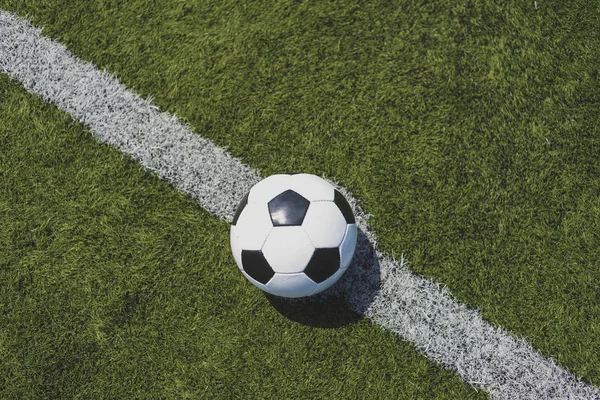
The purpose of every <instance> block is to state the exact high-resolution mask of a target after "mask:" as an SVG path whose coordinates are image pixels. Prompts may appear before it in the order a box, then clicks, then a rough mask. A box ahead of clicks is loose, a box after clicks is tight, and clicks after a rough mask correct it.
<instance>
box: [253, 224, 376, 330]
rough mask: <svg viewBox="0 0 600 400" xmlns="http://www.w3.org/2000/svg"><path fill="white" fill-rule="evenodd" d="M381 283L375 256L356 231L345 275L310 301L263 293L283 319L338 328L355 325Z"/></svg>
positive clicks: (315, 325)
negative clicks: (356, 234)
mask: <svg viewBox="0 0 600 400" xmlns="http://www.w3.org/2000/svg"><path fill="white" fill-rule="evenodd" d="M380 282H381V271H380V268H379V261H378V260H377V253H376V252H375V249H374V248H373V245H372V243H371V241H370V240H369V238H368V237H367V235H366V234H365V233H364V232H363V231H362V230H361V229H359V230H358V237H357V241H356V250H355V251H354V257H353V259H352V262H351V263H350V265H349V266H348V270H347V271H346V273H345V274H344V275H343V276H342V277H341V278H340V280H339V281H337V282H336V283H335V284H334V285H333V286H332V287H330V288H329V289H327V290H325V291H323V292H321V293H319V294H316V295H314V296H310V297H302V298H298V299H291V298H286V297H279V296H274V295H272V294H268V293H265V296H266V298H267V300H268V301H269V303H271V305H272V306H273V308H275V309H276V310H277V311H278V312H279V313H280V314H281V315H283V316H284V317H286V318H288V319H290V320H292V321H295V322H298V323H301V324H303V325H306V326H312V327H317V328H338V327H341V326H345V325H348V324H352V323H356V322H357V321H359V320H361V319H362V318H363V315H364V313H365V312H366V311H367V310H368V309H369V306H370V305H371V303H373V301H374V300H375V297H376V295H377V293H378V291H379V287H380Z"/></svg>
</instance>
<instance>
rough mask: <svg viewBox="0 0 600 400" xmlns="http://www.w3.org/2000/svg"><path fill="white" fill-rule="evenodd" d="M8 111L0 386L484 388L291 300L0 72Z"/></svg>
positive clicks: (209, 393)
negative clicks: (251, 277) (266, 287)
mask: <svg viewBox="0 0 600 400" xmlns="http://www.w3.org/2000/svg"><path fill="white" fill-rule="evenodd" d="M0 115H2V116H3V117H2V124H1V125H0V145H1V146H2V149H3V151H2V152H1V153H0V221H2V222H1V223H2V228H1V229H0V282H2V285H0V309H1V310H2V313H0V326H1V327H2V328H1V329H0V397H1V398H3V399H12V398H86V399H87V398H123V399H124V398H210V399H218V398H222V399H231V398H274V399H275V398H277V399H282V398H336V399H337V398H339V399H342V398H347V399H356V398H359V397H361V396H363V395H364V394H365V393H368V394H369V395H372V396H373V397H378V398H437V399H467V398H468V399H483V398H486V396H485V395H484V394H483V392H481V391H479V392H477V391H475V390H474V389H473V388H472V387H470V386H468V385H466V384H464V383H463V382H462V381H461V380H460V378H458V376H457V375H455V374H454V373H452V372H450V371H445V370H441V369H439V367H438V366H437V365H436V364H435V363H433V362H431V361H429V360H427V359H425V358H424V357H423V356H422V355H420V354H419V353H418V352H417V351H416V350H414V348H413V347H412V346H411V345H410V344H408V343H405V342H402V341H400V340H399V339H398V338H396V337H394V336H393V335H392V334H391V333H388V332H385V331H383V330H382V329H380V328H378V327H376V326H374V325H372V324H371V323H370V321H368V320H359V318H358V317H357V316H353V315H350V313H349V312H348V311H344V309H343V308H340V304H335V303H334V304H333V305H331V306H330V307H332V308H331V309H329V310H328V309H323V308H322V307H317V308H315V307H312V308H311V307H308V308H304V309H298V310H287V314H289V315H290V316H291V317H292V319H288V318H286V317H285V316H284V315H282V314H280V313H279V312H278V311H277V309H278V308H280V307H273V306H272V305H271V303H272V301H273V300H269V299H268V298H267V297H266V296H264V295H263V294H262V292H260V290H258V289H256V288H254V287H253V286H252V285H250V284H249V283H248V282H247V281H246V280H245V278H244V277H243V276H242V275H241V274H240V273H239V271H237V267H236V266H235V263H234V261H233V258H232V257H231V255H230V253H229V242H228V241H229V226H228V224H227V223H226V222H224V221H222V220H219V219H217V218H215V217H212V216H210V215H209V214H208V213H207V212H205V211H204V210H203V209H201V208H200V206H199V205H198V204H197V203H195V202H194V201H192V200H191V199H189V198H186V197H185V196H183V195H181V194H179V193H177V192H176V191H174V190H173V189H172V188H171V187H169V185H168V184H166V183H165V182H163V181H161V180H159V179H158V178H156V177H154V176H153V175H152V174H150V173H148V172H146V171H144V170H142V169H141V167H139V166H138V165H137V163H135V162H134V161H132V160H130V159H129V158H127V157H122V155H121V154H120V153H119V152H118V151H116V150H114V149H112V148H109V147H108V146H105V145H101V144H99V143H97V142H96V141H95V140H94V139H93V138H92V136H91V135H90V133H89V132H88V131H87V130H86V129H85V128H84V127H82V126H80V125H79V124H78V123H75V122H73V121H72V120H71V119H70V117H69V116H67V115H65V114H64V113H62V112H60V111H58V110H56V109H55V108H54V107H53V106H49V105H47V104H44V103H43V102H42V101H41V100H40V99H37V98H35V97H33V96H31V95H29V94H27V93H25V91H24V89H22V88H21V87H20V86H19V85H18V84H17V83H15V82H11V81H9V80H8V79H7V78H6V77H4V76H0ZM274 305H275V306H277V304H274ZM284 311H285V310H284ZM340 312H341V315H342V317H344V320H339V319H340ZM302 313H304V314H305V315H302ZM299 314H300V315H299ZM335 318H338V322H337V323H336V322H335ZM324 319H327V321H324ZM332 319H334V320H333V321H332ZM295 320H303V321H305V323H304V324H302V323H297V322H295ZM327 324H329V325H331V326H336V325H340V326H338V327H336V328H335V329H324V328H320V327H318V326H323V325H327ZM311 325H317V327H315V326H311Z"/></svg>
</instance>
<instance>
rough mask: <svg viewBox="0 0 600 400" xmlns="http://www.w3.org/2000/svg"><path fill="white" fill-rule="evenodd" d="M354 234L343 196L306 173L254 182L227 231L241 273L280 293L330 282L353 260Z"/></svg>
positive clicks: (295, 293)
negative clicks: (228, 231) (229, 229)
mask: <svg viewBox="0 0 600 400" xmlns="http://www.w3.org/2000/svg"><path fill="white" fill-rule="evenodd" d="M356 238H357V228H356V221H355V219H354V214H353V213H352V209H351V208H350V205H349V204H348V202H347V201H346V199H345V198H344V196H343V195H342V194H341V193H340V192H339V191H337V190H336V189H335V188H334V187H333V186H332V185H331V184H330V183H329V182H327V181H326V180H324V179H321V178H319V177H318V176H315V175H310V174H295V175H272V176H270V177H268V178H265V179H263V180H262V181H260V182H258V183H257V184H256V185H254V186H253V187H252V188H251V189H250V191H249V192H248V193H247V194H246V195H245V196H244V198H243V199H242V201H241V202H240V204H239V206H238V208H237V211H236V213H235V217H234V218H233V222H232V224H231V231H230V240H231V251H232V252H233V257H234V259H235V261H236V263H237V265H238V267H239V269H240V271H241V272H242V273H243V274H244V276H245V277H246V278H247V279H248V280H249V281H250V282H252V283H253V284H254V285H255V286H257V287H259V288H260V289H262V290H264V291H265V292H267V293H271V294H273V295H276V296H282V297H304V296H311V295H314V294H317V293H319V292H322V291H323V290H325V289H327V288H329V287H330V286H331V285H333V284H334V283H335V282H336V281H337V280H338V279H339V278H340V277H341V276H342V275H343V274H344V272H346V269H347V268H348V265H349V264H350V261H351V260H352V256H353V255H354V249H355V248H356Z"/></svg>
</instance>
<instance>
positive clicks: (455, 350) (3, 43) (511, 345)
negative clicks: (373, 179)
mask: <svg viewBox="0 0 600 400" xmlns="http://www.w3.org/2000/svg"><path fill="white" fill-rule="evenodd" d="M0 71H1V72H3V73H5V74H7V75H9V76H11V77H13V78H15V79H17V80H18V81H19V82H21V84H22V85H23V86H24V87H26V88H27V90H29V91H30V92H32V93H34V94H36V95H38V96H41V97H42V98H43V99H45V100H46V101H48V102H50V103H53V104H55V105H56V106H57V107H58V108H59V109H61V110H64V111H66V112H67V113H69V114H71V115H72V116H73V117H74V118H75V119H77V120H79V121H81V122H82V123H83V124H84V125H86V126H88V127H89V128H90V130H91V132H92V134H93V135H94V136H95V137H96V138H98V140H99V141H101V142H104V143H108V144H110V145H112V146H114V147H116V148H117V149H119V150H120V151H121V152H123V153H126V154H129V155H130V156H131V157H133V158H134V159H135V160H137V161H138V162H139V163H140V164H141V165H143V166H144V167H145V168H148V169H150V170H152V171H154V172H155V173H156V174H157V175H159V176H161V177H162V178H164V179H166V180H167V181H169V182H170V183H171V184H172V185H173V186H175V187H176V188H177V189H178V190H180V191H182V192H185V193H187V194H188V195H189V196H191V197H192V198H194V199H196V200H197V201H199V202H200V204H201V205H202V206H203V207H204V208H206V209H207V210H208V211H210V212H211V213H212V214H214V215H216V216H219V217H221V218H224V219H226V220H229V221H230V220H231V219H232V216H233V214H234V210H235V206H236V203H237V202H238V201H239V199H240V198H241V197H242V196H243V194H244V193H245V192H246V191H247V190H249V188H250V187H251V186H252V185H253V184H255V183H256V182H258V181H259V180H260V176H259V175H258V173H257V172H256V171H254V170H252V169H251V168H250V167H248V166H246V165H244V164H243V163H241V162H240V161H239V160H237V159H234V158H233V157H231V156H230V155H229V154H228V153H227V152H226V151H225V150H223V149H220V148H218V147H216V146H215V145H214V144H212V143H211V142H209V141H207V140H205V139H203V138H201V137H200V136H198V135H196V134H194V133H192V132H190V130H189V129H187V128H186V127H185V126H184V125H182V124H181V123H180V122H179V121H178V119H177V118H176V117H175V116H172V115H169V114H167V113H164V112H160V111H159V110H158V108H157V107H155V106H153V105H152V104H151V103H150V101H147V100H144V99H142V98H140V97H139V96H138V95H136V94H135V93H133V92H131V91H129V90H128V89H127V88H126V87H125V86H123V85H122V84H121V83H119V81H118V80H117V79H115V78H113V77H111V76H110V75H109V74H108V73H107V72H105V71H104V72H103V71H99V70H98V69H97V68H96V67H95V66H93V65H92V64H90V63H86V62H82V61H80V60H78V59H77V58H76V57H74V56H73V55H72V54H71V53H70V52H69V51H68V50H67V49H66V48H65V47H64V46H62V45H60V44H58V43H56V42H54V41H52V40H50V39H48V38H46V37H43V36H41V29H38V28H35V27H33V26H32V25H31V24H30V23H29V22H27V21H25V20H23V19H21V18H19V17H17V16H15V15H13V14H11V13H8V12H6V11H3V10H0ZM341 189H342V190H343V188H341ZM344 192H345V194H347V195H348V196H349V201H350V203H351V204H352V205H353V207H354V208H355V211H356V213H357V223H358V224H359V227H360V229H361V231H362V232H363V234H362V240H359V245H358V248H357V257H356V259H355V261H354V262H353V266H352V267H351V269H350V270H349V271H348V273H347V274H346V275H347V276H344V279H345V283H342V284H341V285H338V287H339V288H341V289H339V290H343V293H344V294H345V295H346V297H347V299H348V302H349V304H350V305H351V307H352V308H353V309H355V310H356V311H359V312H362V313H364V314H365V315H366V316H367V317H369V318H371V319H372V320H373V321H374V322H375V323H377V324H379V325H381V326H383V327H385V328H387V329H389V330H391V331H393V332H394V333H396V334H398V335H399V336H400V337H402V338H404V339H406V340H408V341H410V342H412V343H413V344H414V345H415V346H416V347H417V348H418V349H419V350H420V351H421V352H423V353H424V354H425V355H426V356H427V357H429V358H431V359H433V360H436V361H438V362H440V363H441V364H443V365H444V366H445V367H446V368H449V369H453V370H456V371H457V372H458V373H459V374H460V376H461V377H462V378H463V379H464V380H465V381H466V382H468V383H470V384H472V385H474V386H476V387H480V388H483V389H484V390H486V391H487V392H488V393H490V395H491V396H492V398H494V399H511V400H512V399H540V400H542V399H543V400H548V399H600V391H599V390H598V389H597V388H595V387H593V386H590V385H588V384H585V383H583V382H582V381H581V380H580V379H579V378H578V377H576V376H574V375H572V374H570V373H569V372H567V371H565V370H564V369H562V368H560V367H559V366H557V365H556V363H555V362H554V361H553V360H551V359H547V358H544V357H542V356H541V355H540V354H539V353H538V352H536V351H535V350H533V349H532V347H531V346H530V345H529V344H528V343H527V342H526V341H525V340H523V339H519V338H515V337H513V336H511V335H509V334H508V333H507V332H506V331H504V330H503V329H502V328H500V327H495V326H492V325H491V324H489V323H487V322H485V321H483V320H482V319H481V316H480V315H479V313H478V312H476V311H474V310H470V309H468V308H467V307H466V306H465V305H463V304H460V303H458V302H457V301H455V300H454V299H453V297H452V296H451V294H450V293H449V292H448V291H447V290H445V288H440V285H439V284H437V283H435V282H433V281H430V280H426V279H423V278H421V277H419V276H416V275H414V274H412V273H411V272H410V271H409V270H408V269H406V268H405V267H404V265H403V264H404V260H403V259H402V260H400V261H396V260H394V259H393V258H390V257H388V256H386V255H385V254H382V253H380V252H377V251H375V250H374V248H375V244H376V238H375V236H374V234H373V233H372V232H371V231H370V230H369V228H368V216H367V215H366V214H365V213H364V212H363V211H362V210H361V209H360V207H358V204H357V201H356V200H355V199H353V198H352V197H351V196H350V195H349V193H348V192H347V191H345V190H344ZM232 263H233V261H232ZM373 271H380V272H377V276H374V273H373ZM379 273H380V274H381V276H380V277H379ZM350 284H351V285H352V290H349V289H348V286H347V285H350ZM373 285H376V287H373ZM371 292H373V293H375V295H374V296H373V298H371V299H370V300H369V301H366V300H365V299H368V298H369V296H368V294H369V293H371Z"/></svg>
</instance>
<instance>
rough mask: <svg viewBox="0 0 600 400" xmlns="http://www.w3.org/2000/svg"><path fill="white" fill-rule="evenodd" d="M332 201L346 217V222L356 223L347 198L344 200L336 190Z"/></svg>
mask: <svg viewBox="0 0 600 400" xmlns="http://www.w3.org/2000/svg"><path fill="white" fill-rule="evenodd" d="M333 202H334V203H335V204H336V205H337V206H338V208H339V209H340V211H341V212H342V215H343V216H344V218H345V219H346V223H347V224H354V223H356V220H355V219H354V213H353V212H352V208H351V207H350V204H348V200H346V198H345V197H344V195H343V194H341V193H340V192H338V191H337V190H336V191H335V197H334V198H333Z"/></svg>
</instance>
